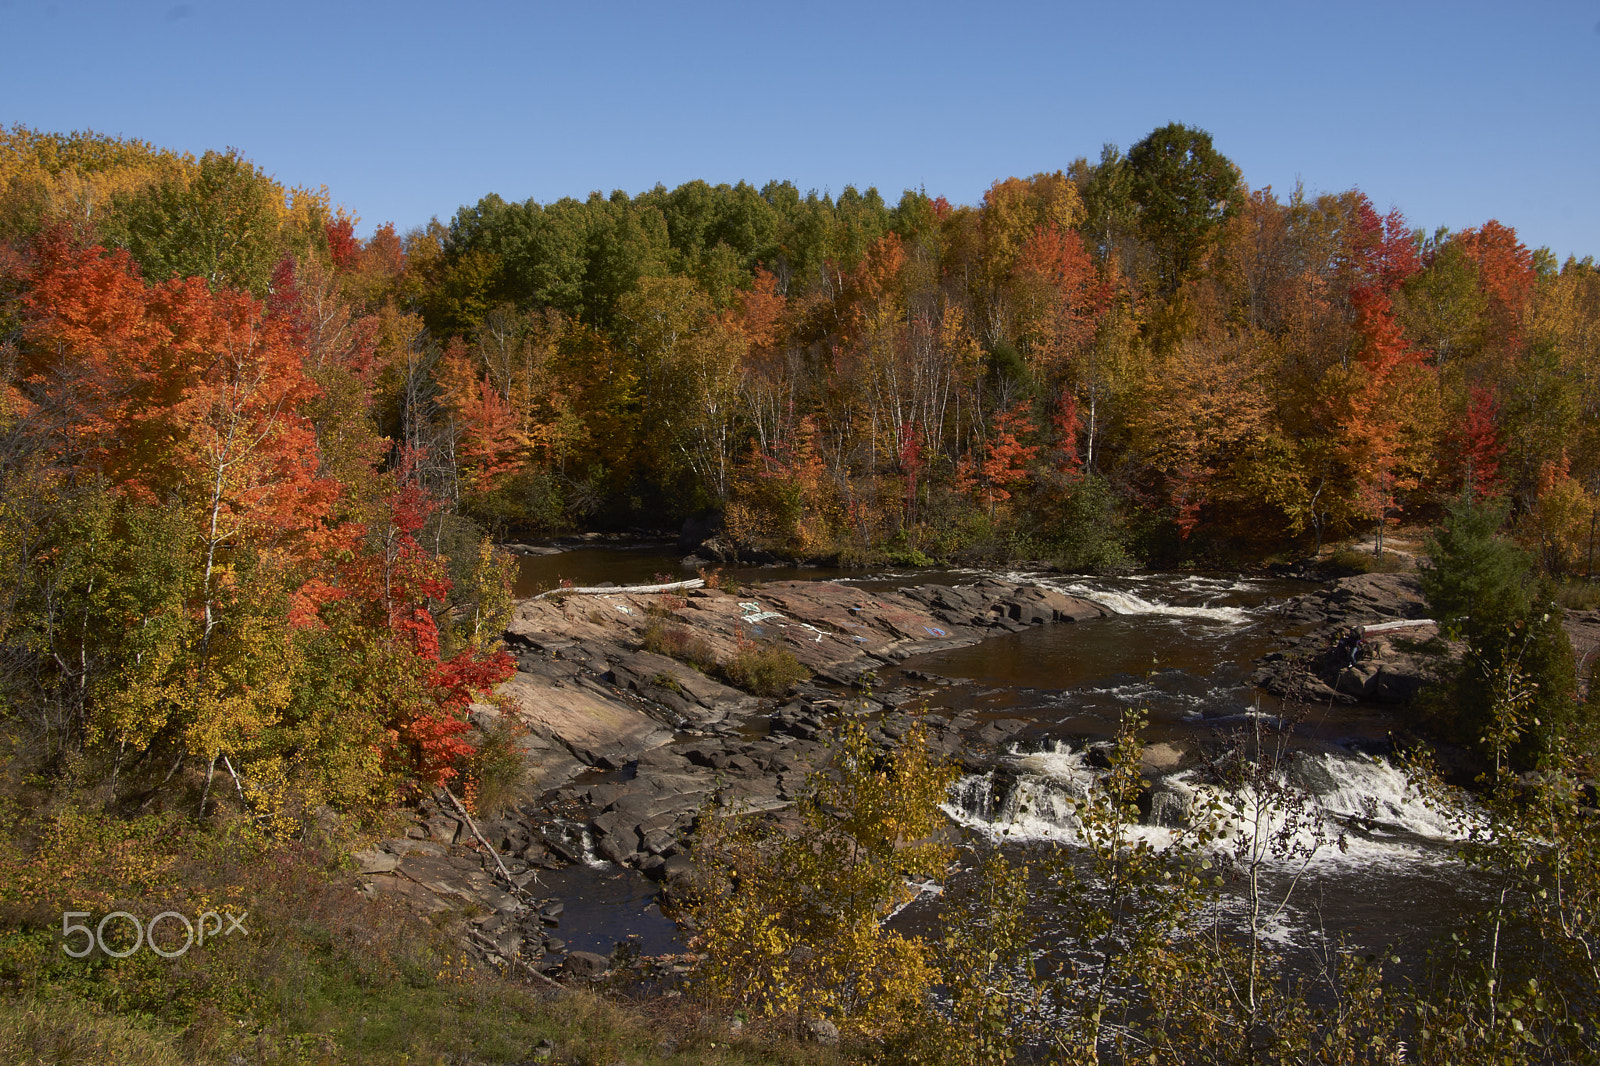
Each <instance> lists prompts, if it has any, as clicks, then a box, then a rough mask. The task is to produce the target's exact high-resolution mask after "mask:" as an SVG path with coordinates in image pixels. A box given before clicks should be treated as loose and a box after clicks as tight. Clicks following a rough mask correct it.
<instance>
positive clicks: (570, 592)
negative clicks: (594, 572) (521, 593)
mask: <svg viewBox="0 0 1600 1066" xmlns="http://www.w3.org/2000/svg"><path fill="white" fill-rule="evenodd" d="M705 583H706V581H705V578H703V577H691V578H690V579H689V580H687V581H668V582H666V583H665V584H661V585H588V586H585V587H583V588H565V589H550V590H549V591H547V592H541V593H539V595H537V596H535V597H534V599H536V600H542V599H544V598H545V597H546V596H606V595H610V594H612V593H630V594H636V593H645V594H648V593H651V592H674V591H676V590H678V589H697V588H702V587H704V586H705Z"/></svg>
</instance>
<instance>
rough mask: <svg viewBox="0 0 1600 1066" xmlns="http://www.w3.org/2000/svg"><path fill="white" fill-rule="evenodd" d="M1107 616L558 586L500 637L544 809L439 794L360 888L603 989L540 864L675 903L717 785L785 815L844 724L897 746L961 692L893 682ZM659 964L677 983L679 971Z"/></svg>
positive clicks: (1054, 599)
mask: <svg viewBox="0 0 1600 1066" xmlns="http://www.w3.org/2000/svg"><path fill="white" fill-rule="evenodd" d="M1108 614H1110V612H1109V611H1108V610H1107V609H1106V608H1104V607H1102V606H1100V605H1098V604H1095V603H1093V602H1091V601H1089V600H1085V599H1081V598H1079V597H1074V596H1068V595H1066V594H1064V593H1060V592H1056V591H1054V590H1050V589H1043V588H1038V587H1034V586H1029V585H1022V584H1018V583H1016V582H1010V581H1004V580H1000V579H998V578H989V579H985V580H982V581H979V582H977V583H975V584H973V585H968V586H962V587H951V586H946V585H934V584H928V585H918V586H914V587H908V588H902V589H896V590H893V591H879V590H868V589H865V588H861V587H857V586H854V585H851V584H846V583H840V582H829V581H790V582H775V583H770V584H765V585H761V586H758V587H754V588H752V589H749V590H740V591H734V590H728V589H720V588H706V587H699V588H681V587H678V588H672V589H668V590H666V591H624V590H616V591H608V590H597V591H594V592H590V593H586V594H578V593H576V592H575V591H568V592H565V593H563V592H562V590H556V592H555V594H553V595H549V596H546V597H543V598H539V599H531V600H526V601H523V602H522V603H520V604H519V605H518V608H517V611H516V614H515V616H514V618H513V620H512V622H511V624H510V626H509V627H508V629H507V633H506V645H507V648H508V649H509V650H510V651H511V653H512V654H513V655H514V656H515V658H516V660H517V667H518V669H517V673H516V675H515V676H514V677H513V678H512V679H511V680H510V681H508V682H507V683H506V684H504V685H503V686H502V687H501V689H500V694H501V695H503V696H506V697H509V698H510V700H511V701H514V704H515V706H517V707H519V708H520V717H521V726H522V728H523V730H525V737H524V741H523V745H524V748H525V750H526V756H525V762H524V772H525V780H526V782H527V786H528V789H529V790H530V791H531V792H532V793H533V794H535V795H537V796H538V797H539V798H538V799H537V800H533V801H529V802H525V803H522V804H520V805H518V806H517V807H515V808H512V809H510V810H507V811H505V812H503V813H501V814H499V815H496V816H494V817H490V818H486V819H483V820H482V821H481V822H472V821H470V820H469V819H468V817H467V816H466V814H465V813H464V812H462V811H460V810H458V809H456V808H455V807H454V806H453V805H452V804H451V803H450V802H449V801H448V799H447V797H445V796H444V794H443V793H440V794H438V795H436V796H435V797H433V798H431V799H429V800H428V801H426V802H425V803H424V804H423V805H422V807H421V810H420V813H419V818H418V824H417V825H415V826H413V827H412V828H411V829H410V830H409V831H408V833H407V836H406V837H404V838H398V839H388V840H383V841H380V842H379V843H378V844H377V845H375V846H374V847H373V848H371V849H369V850H367V851H364V852H361V853H360V854H358V855H357V856H356V861H357V867H358V874H359V875H360V877H361V883H362V889H363V891H365V892H367V893H369V894H373V895H377V894H386V895H392V896H395V897H398V898H401V899H403V900H404V901H405V902H406V903H407V904H408V905H410V906H411V907H413V908H414V909H416V910H419V911H421V912H422V913H424V914H428V915H430V916H439V918H438V919H437V920H443V921H447V922H449V923H450V924H451V925H452V927H453V928H455V929H456V930H457V932H458V933H459V935H460V936H461V939H462V940H463V942H464V943H465V944H467V945H468V946H469V947H471V948H472V949H473V950H474V952H475V953H476V954H477V955H479V956H480V957H481V958H484V959H486V960H487V961H489V962H491V963H493V964H495V965H500V966H504V967H509V968H513V969H517V970H520V971H523V972H532V973H537V974H540V975H544V976H550V975H559V976H565V977H569V978H578V979H593V978H596V977H599V976H602V975H604V974H605V973H606V972H607V971H608V968H609V967H610V965H611V960H610V959H608V958H607V957H605V956H601V955H596V954H593V953H589V952H578V951H568V950H566V945H565V943H564V942H563V941H562V939H561V938H560V937H559V935H557V933H558V926H559V922H560V917H561V911H560V903H559V901H554V900H549V899H543V898H540V897H539V895H538V891H539V889H538V881H537V874H538V871H539V870H540V869H550V868H555V867H559V866H563V865H567V864H573V863H585V862H594V861H596V860H605V861H608V862H612V863H616V864H618V865H620V866H627V867H631V868H633V869H636V870H638V871H640V872H641V873H643V874H644V875H646V876H648V877H651V878H653V879H655V880H657V881H660V882H662V883H663V887H662V892H663V895H664V896H665V897H667V900H668V901H669V905H670V899H671V897H672V895H673V893H674V892H676V891H681V889H682V887H683V886H684V885H685V884H686V883H687V879H690V878H692V863H691V860H690V858H689V856H688V854H687V848H686V846H685V843H684V837H685V835H686V833H687V832H688V831H689V830H690V829H691V828H692V825H693V823H694V819H695V817H696V815H697V813H698V811H699V810H700V808H701V806H702V805H703V804H704V803H705V802H706V801H707V798H708V796H709V795H710V794H711V793H712V792H713V791H716V792H718V793H720V794H722V795H723V796H725V797H726V798H727V799H728V800H729V801H732V802H737V803H739V804H741V805H743V806H744V807H745V808H747V809H750V810H758V811H759V810H774V809H778V808H781V807H784V806H786V805H788V804H789V803H790V802H792V801H793V799H794V798H795V796H796V794H797V791H798V790H799V788H800V787H801V785H802V783H803V782H804V780H805V778H806V776H807V775H808V774H809V773H810V772H811V771H812V770H813V769H815V768H818V767H820V766H822V765H824V763H825V761H826V759H827V757H828V753H829V747H828V743H827V741H828V737H829V736H830V734H831V730H830V728H829V721H830V719H833V718H835V717H836V716H839V715H845V714H850V715H864V714H870V715H872V716H873V717H874V718H875V719H876V724H875V725H874V727H873V731H874V735H875V736H876V737H877V738H878V739H879V740H880V741H881V742H882V743H884V744H886V745H887V744H890V743H892V742H894V741H895V740H897V739H898V738H899V737H901V736H903V735H904V734H905V732H906V731H907V730H908V729H909V728H910V727H911V724H912V721H913V717H912V713H911V712H912V711H913V710H914V709H915V705H916V704H918V703H920V702H921V701H922V698H923V695H924V694H925V693H926V692H927V691H928V690H929V688H936V687H938V686H939V685H940V684H941V682H943V683H948V681H947V680H946V679H942V678H937V677H934V676H932V675H928V674H922V673H913V674H909V675H906V677H907V678H908V680H909V681H911V682H913V683H912V684H902V685H900V686H899V687H897V688H894V689H891V690H887V691H878V690H876V682H877V671H878V670H879V669H880V668H882V667H885V666H888V665H891V664H894V663H897V662H900V661H902V660H904V659H905V658H907V657H909V656H911V655H918V654H923V653H927V652H933V651H939V650H941V649H947V648H956V647H964V646H967V645H971V644H975V643H977V642H979V641H981V640H983V639H985V638H987V637H990V636H995V635H998V634H1001V633H1008V632H1016V631H1019V630H1022V629H1026V628H1028V627H1030V626H1036V625H1047V624H1056V623H1072V622H1080V621H1090V620H1093V619H1097V618H1102V617H1105V616H1107V615H1108ZM652 642H654V643H656V644H657V645H660V644H661V643H663V642H665V643H666V644H667V645H668V646H673V645H674V642H676V644H677V645H678V646H681V647H683V648H685V649H692V650H693V652H694V654H693V656H692V658H693V659H695V660H697V661H701V662H703V663H705V664H706V665H707V666H709V664H710V663H713V662H723V663H725V662H727V661H728V660H730V659H731V658H733V657H735V656H737V655H739V654H740V653H741V652H744V651H747V650H749V649H751V648H756V647H761V646H766V647H775V648H780V649H783V650H785V651H787V652H789V653H790V654H791V655H793V656H794V658H795V659H796V660H797V661H798V662H799V663H800V664H802V665H803V666H804V667H806V669H807V670H809V671H810V673H811V680H807V681H801V682H799V683H797V684H794V685H792V686H790V687H789V688H788V690H787V691H785V692H784V693H783V694H782V695H781V696H780V697H778V698H776V699H762V698H758V697H756V696H752V695H750V694H749V693H746V692H743V691H740V690H739V689H736V688H734V687H732V686H730V685H729V684H727V683H726V681H725V680H724V679H722V678H719V677H718V676H715V673H714V672H713V671H710V670H708V669H704V668H702V667H701V666H697V665H693V664H692V663H691V662H687V661H684V658H680V657H672V656H668V655H663V654H660V653H658V652H652V651H648V650H645V647H644V646H645V645H646V644H648V643H652ZM500 713H501V712H500V711H498V710H497V709H496V708H494V707H491V706H489V705H475V706H474V708H473V712H472V722H473V725H474V726H475V727H477V728H478V729H480V730H486V729H489V728H491V727H492V726H493V725H494V724H495V721H496V719H497V717H498V715H499V714H500ZM922 721H923V722H924V724H925V725H926V726H927V728H928V733H929V744H930V747H931V748H932V749H933V750H934V751H936V752H938V753H940V754H943V755H946V756H949V757H960V756H967V755H969V753H972V754H976V753H982V752H993V751H995V750H996V749H998V748H999V747H1000V746H1001V745H1002V744H1004V743H1005V742H1006V741H1007V740H1010V739H1011V738H1013V737H1015V736H1017V735H1018V734H1020V733H1022V732H1023V731H1024V730H1026V729H1027V728H1028V727H1029V725H1030V723H1029V722H1027V721H1024V720H1022V719H1002V720H998V721H993V720H991V721H985V722H980V721H979V720H978V719H977V718H976V717H973V716H971V715H959V716H956V717H953V718H947V717H944V716H940V715H933V714H930V715H926V716H923V717H922ZM491 852H492V853H493V854H491ZM647 965H652V966H654V967H656V969H657V970H661V971H663V972H671V971H672V970H673V968H674V967H681V966H682V965H683V963H682V962H681V961H678V960H673V959H667V960H655V961H653V962H650V963H647Z"/></svg>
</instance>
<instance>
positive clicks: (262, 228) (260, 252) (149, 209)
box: [104, 149, 283, 296]
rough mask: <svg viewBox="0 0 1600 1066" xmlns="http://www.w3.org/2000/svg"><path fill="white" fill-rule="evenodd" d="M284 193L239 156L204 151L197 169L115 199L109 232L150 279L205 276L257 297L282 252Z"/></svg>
mask: <svg viewBox="0 0 1600 1066" xmlns="http://www.w3.org/2000/svg"><path fill="white" fill-rule="evenodd" d="M281 196H282V193H281V191H280V190H279V189H278V187H277V185H276V184H275V183H274V182H273V181H272V179H271V178H270V177H268V176H267V175H266V174H264V173H262V172H261V171H260V170H258V169H257V168H256V166H255V165H254V164H253V163H251V162H250V161H249V160H248V159H246V158H244V157H243V156H241V155H240V154H239V153H238V152H236V151H234V150H232V149H229V150H228V151H226V152H207V153H206V154H205V155H204V156H202V157H201V159H200V163H199V166H198V167H195V168H193V169H186V170H184V171H183V172H181V173H179V174H177V175H174V176H173V177H171V178H169V179H167V180H165V181H162V182H159V183H157V184H155V185H152V186H150V187H148V188H145V189H142V190H140V191H139V192H136V193H133V194H131V195H127V196H121V197H118V198H117V199H116V200H115V201H114V205H113V210H112V212H111V217H110V218H109V219H107V220H106V222H105V223H104V232H105V235H106V236H107V237H108V238H109V239H110V242H111V243H114V244H116V245H118V246H120V247H123V248H126V249H127V250H128V252H129V253H130V254H131V255H132V256H133V258H134V259H135V260H136V261H137V262H138V263H139V266H140V268H141V269H142V270H143V272H144V275H145V277H147V278H149V279H150V280H152V281H158V280H165V279H167V278H191V277H194V278H204V279H205V280H206V283H207V284H208V285H210V286H211V287H212V288H218V287H221V286H231V287H234V288H240V289H247V290H249V291H250V292H252V293H254V294H256V295H257V296H260V295H264V294H265V293H266V290H267V283H268V282H269V281H270V280H271V277H272V268H273V266H274V265H275V264H276V263H277V261H278V260H279V258H281V256H282V254H283V247H282V244H281V242H280V239H279V222H280V216H281V212H282V210H283V204H282V203H281ZM275 197H277V198H280V202H274V200H275Z"/></svg>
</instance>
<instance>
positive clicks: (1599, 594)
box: [1556, 581, 1600, 611]
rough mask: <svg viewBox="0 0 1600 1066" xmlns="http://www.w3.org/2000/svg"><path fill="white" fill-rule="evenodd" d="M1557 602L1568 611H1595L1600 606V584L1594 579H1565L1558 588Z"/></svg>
mask: <svg viewBox="0 0 1600 1066" xmlns="http://www.w3.org/2000/svg"><path fill="white" fill-rule="evenodd" d="M1556 603H1558V604H1560V605H1561V608H1562V609H1563V610H1567V611H1593V610H1596V609H1597V608H1600V585H1597V584H1595V583H1594V582H1592V581H1564V582H1562V583H1561V587H1560V588H1558V589H1556Z"/></svg>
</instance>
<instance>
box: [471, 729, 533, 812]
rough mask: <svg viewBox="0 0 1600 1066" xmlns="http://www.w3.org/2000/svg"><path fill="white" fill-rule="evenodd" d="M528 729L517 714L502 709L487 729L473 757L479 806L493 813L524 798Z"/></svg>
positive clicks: (475, 796)
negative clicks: (525, 745)
mask: <svg viewBox="0 0 1600 1066" xmlns="http://www.w3.org/2000/svg"><path fill="white" fill-rule="evenodd" d="M525 733H526V731H525V730H524V729H523V726H522V723H521V722H520V721H519V720H518V719H517V718H516V716H515V715H512V714H510V713H503V714H501V716H500V717H499V719H497V720H496V721H495V723H494V724H493V725H491V726H490V727H489V728H488V729H487V730H485V731H484V734H483V740H482V741H481V742H480V743H479V745H478V751H477V754H476V755H474V756H473V758H472V780H473V786H474V799H475V800H476V802H477V807H478V810H480V811H482V812H483V813H485V814H494V813H497V812H499V811H503V810H505V809H506V808H507V807H509V806H511V805H512V804H514V803H516V802H518V801H519V800H521V799H523V798H524V796H523V785H524V783H525V767H524V764H523V757H524V756H525V755H526V754H527V749H526V748H525V747H524V746H523V737H524V736H525Z"/></svg>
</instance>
